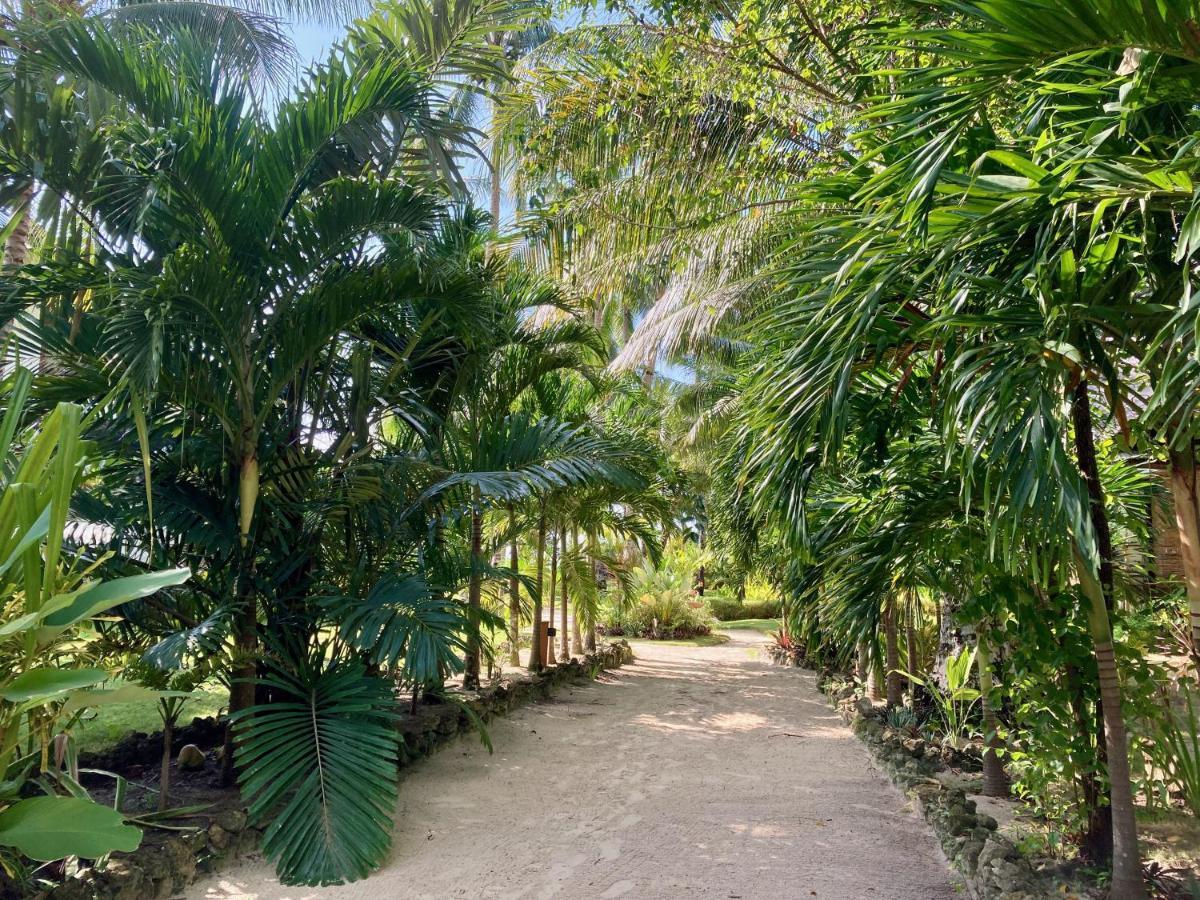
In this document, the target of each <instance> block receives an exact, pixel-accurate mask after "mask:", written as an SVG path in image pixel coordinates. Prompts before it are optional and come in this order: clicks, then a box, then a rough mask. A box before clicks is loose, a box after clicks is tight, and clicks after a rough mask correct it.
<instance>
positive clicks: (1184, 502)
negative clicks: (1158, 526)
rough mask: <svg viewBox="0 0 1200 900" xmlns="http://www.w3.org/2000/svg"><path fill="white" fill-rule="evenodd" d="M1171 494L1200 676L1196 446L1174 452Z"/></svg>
mask: <svg viewBox="0 0 1200 900" xmlns="http://www.w3.org/2000/svg"><path fill="white" fill-rule="evenodd" d="M1171 496H1172V499H1173V500H1174V501H1175V525H1176V527H1177V528H1178V529H1179V549H1180V554H1179V555H1180V562H1181V563H1182V564H1183V584H1184V588H1185V589H1186V591H1187V599H1188V618H1189V620H1190V622H1189V624H1190V626H1191V627H1190V629H1189V631H1190V633H1191V638H1192V642H1191V653H1192V665H1193V667H1194V668H1195V670H1196V673H1195V674H1196V678H1197V679H1200V494H1198V493H1197V478H1196V446H1195V444H1194V443H1192V442H1189V443H1188V446H1187V447H1186V449H1184V450H1172V451H1171Z"/></svg>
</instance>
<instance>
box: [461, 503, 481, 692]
mask: <svg viewBox="0 0 1200 900" xmlns="http://www.w3.org/2000/svg"><path fill="white" fill-rule="evenodd" d="M478 504H479V491H478V489H476V490H475V496H474V497H473V503H472V504H471V580H470V582H469V583H468V587H467V607H468V610H469V614H470V616H471V619H472V620H473V622H472V625H471V629H470V631H469V632H468V634H467V666H466V671H465V672H464V673H463V687H465V688H466V689H467V690H469V691H473V690H478V689H479V656H480V648H479V631H478V629H479V622H480V619H479V607H480V589H481V587H482V585H481V580H482V579H481V574H482V572H483V513H481V512H480V510H479V506H478Z"/></svg>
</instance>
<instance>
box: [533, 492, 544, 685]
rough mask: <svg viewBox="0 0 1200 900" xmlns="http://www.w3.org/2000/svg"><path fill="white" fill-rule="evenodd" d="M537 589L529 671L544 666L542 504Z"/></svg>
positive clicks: (539, 523) (538, 539)
mask: <svg viewBox="0 0 1200 900" xmlns="http://www.w3.org/2000/svg"><path fill="white" fill-rule="evenodd" d="M536 559H537V563H536V565H537V575H536V576H535V578H536V584H537V590H536V591H535V592H534V595H533V641H532V642H531V646H530V648H529V671H530V672H536V671H538V670H539V669H541V668H542V666H543V665H544V663H543V662H542V643H541V641H539V640H538V639H537V623H538V622H540V621H541V620H542V573H543V571H544V570H545V567H546V506H545V504H544V503H543V504H542V514H541V516H540V517H539V518H538V536H537V557H536Z"/></svg>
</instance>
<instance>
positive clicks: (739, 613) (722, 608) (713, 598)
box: [704, 593, 783, 622]
mask: <svg viewBox="0 0 1200 900" xmlns="http://www.w3.org/2000/svg"><path fill="white" fill-rule="evenodd" d="M704 599H705V600H706V601H707V602H708V608H709V609H711V610H712V614H713V616H714V617H715V618H716V619H717V621H719V622H732V621H734V620H736V619H778V618H779V616H780V614H781V612H782V610H783V603H782V602H781V601H779V600H778V599H771V600H754V601H746V602H745V603H739V602H738V600H737V598H736V597H729V596H727V595H725V594H717V593H713V594H706V595H705V597H704Z"/></svg>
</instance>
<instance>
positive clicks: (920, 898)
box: [187, 631, 959, 900]
mask: <svg viewBox="0 0 1200 900" xmlns="http://www.w3.org/2000/svg"><path fill="white" fill-rule="evenodd" d="M731 638H732V640H731V641H730V643H728V644H724V645H722V646H715V647H691V646H679V645H666V644H650V643H647V642H638V643H637V644H636V645H635V652H636V653H637V655H638V659H637V662H636V663H635V664H634V665H632V666H629V667H627V668H623V669H621V670H619V671H616V672H611V673H608V674H606V675H605V676H604V677H603V678H602V679H601V681H600V682H598V683H595V684H585V685H581V686H579V687H575V688H572V689H570V690H568V689H563V690H562V691H561V692H560V693H559V694H557V695H556V696H555V698H554V699H553V700H549V701H544V702H541V703H538V704H536V705H533V706H528V707H525V708H523V709H522V710H520V711H518V712H516V713H514V714H513V715H511V716H509V717H507V718H504V719H500V720H497V721H494V722H493V723H492V725H491V735H492V740H493V742H494V744H495V748H496V752H495V754H494V755H491V756H489V755H488V753H487V751H486V750H484V749H483V748H482V747H481V746H480V745H479V743H478V741H473V740H471V741H468V740H466V739H463V740H462V741H461V742H460V743H458V744H455V745H453V746H451V747H447V748H445V749H443V750H442V751H440V752H439V753H437V754H435V755H434V756H433V757H432V758H430V759H429V760H426V761H424V762H422V763H420V764H419V765H417V766H415V767H413V768H412V769H410V770H408V772H407V774H406V776H405V778H404V781H403V783H402V785H401V788H400V804H399V807H398V808H397V811H396V835H395V845H394V847H393V849H392V854H391V858H390V859H389V860H388V862H387V863H386V864H385V865H384V866H383V868H382V869H381V870H380V871H379V872H377V873H375V874H374V875H372V876H371V877H370V878H369V879H367V880H365V881H360V882H357V883H355V884H350V885H345V886H342V887H335V888H322V889H315V888H293V887H283V886H281V885H280V884H279V883H278V882H277V881H276V880H275V879H274V877H273V872H272V870H271V867H270V866H268V865H266V864H265V863H264V862H263V861H261V860H258V861H253V860H252V861H249V862H247V863H244V864H243V865H242V866H241V867H239V868H235V869H231V870H227V871H225V872H223V873H221V874H220V875H217V876H214V877H212V878H210V879H208V880H206V881H203V882H199V883H197V884H196V885H194V886H193V887H192V888H191V890H190V892H189V894H188V895H187V896H188V897H189V898H193V900H234V898H289V900H303V898H319V900H325V898H328V900H350V898H404V900H407V898H458V897H467V898H531V900H532V898H551V897H570V898H585V900H588V898H611V897H626V898H631V900H635V898H636V900H640V898H675V897H705V898H707V897H712V898H730V900H735V898H745V900H751V898H755V900H757V898H809V897H818V898H827V900H941V898H951V897H955V896H958V895H959V894H958V892H957V891H956V890H955V889H954V887H953V885H952V882H951V877H950V874H949V872H948V869H947V867H946V864H945V861H944V859H943V858H942V856H941V854H940V851H939V850H938V848H937V846H936V843H935V841H934V839H933V837H932V835H931V834H930V833H929V832H928V830H927V829H926V827H925V825H924V824H923V823H922V822H921V821H920V820H919V819H918V818H917V816H916V815H915V814H914V813H913V812H912V810H911V809H910V808H909V806H908V805H907V803H906V801H905V799H904V797H903V796H902V795H901V794H900V792H899V791H898V790H897V789H895V788H894V787H893V786H892V785H891V784H890V783H889V782H888V781H887V780H886V778H885V777H884V776H883V775H882V774H881V773H880V772H879V771H878V770H877V769H876V768H875V767H874V766H873V764H872V763H871V761H870V758H869V756H868V754H867V752H866V750H865V748H863V746H862V745H861V744H860V743H859V742H858V740H857V739H856V738H854V737H853V736H852V735H851V734H850V732H849V731H848V730H847V729H846V728H845V727H844V726H843V725H842V723H841V720H840V719H839V718H838V716H837V715H836V714H835V713H834V712H833V711H832V710H831V709H830V707H829V706H828V705H826V703H825V702H824V700H823V698H822V697H821V696H820V695H819V694H818V693H817V691H816V688H815V684H814V676H813V675H812V674H811V673H808V672H802V671H800V670H796V669H781V668H776V667H772V666H769V665H767V664H765V663H763V662H761V661H760V660H759V658H758V653H757V647H758V646H759V645H760V644H761V643H762V641H763V636H762V635H760V634H756V633H754V632H748V631H747V632H732V633H731Z"/></svg>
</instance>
